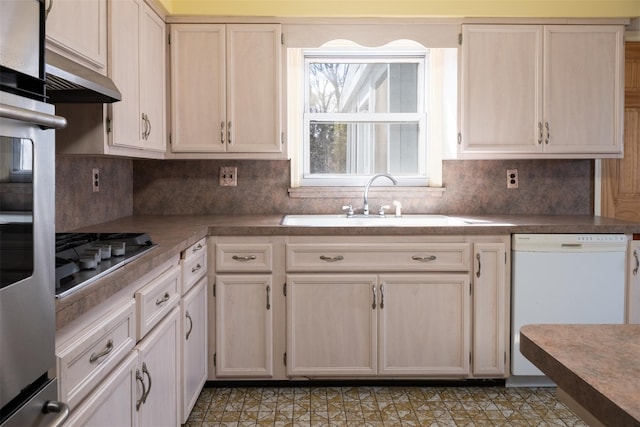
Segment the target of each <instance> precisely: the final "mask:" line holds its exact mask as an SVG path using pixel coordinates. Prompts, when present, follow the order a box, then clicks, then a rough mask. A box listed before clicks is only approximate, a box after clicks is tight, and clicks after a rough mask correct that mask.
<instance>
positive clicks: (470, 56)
mask: <svg viewBox="0 0 640 427" xmlns="http://www.w3.org/2000/svg"><path fill="white" fill-rule="evenodd" d="M541 96H542V27H541V26H535V25H464V26H463V29H462V48H461V90H460V102H461V106H460V114H461V117H460V124H461V145H460V147H459V148H460V154H461V156H462V157H464V153H474V152H481V153H487V154H488V155H498V154H504V153H532V152H533V153H535V152H540V151H541V143H542V138H541V136H540V129H539V127H538V124H539V123H541V121H542V104H541Z"/></svg>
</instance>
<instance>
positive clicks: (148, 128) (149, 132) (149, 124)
mask: <svg viewBox="0 0 640 427" xmlns="http://www.w3.org/2000/svg"><path fill="white" fill-rule="evenodd" d="M146 119H147V125H148V127H147V137H146V138H145V139H149V135H151V120H149V116H146Z"/></svg>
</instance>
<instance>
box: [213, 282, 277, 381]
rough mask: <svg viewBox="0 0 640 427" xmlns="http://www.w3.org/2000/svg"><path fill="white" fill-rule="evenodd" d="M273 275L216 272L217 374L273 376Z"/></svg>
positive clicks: (222, 375)
mask: <svg viewBox="0 0 640 427" xmlns="http://www.w3.org/2000/svg"><path fill="white" fill-rule="evenodd" d="M272 293H273V287H272V283H271V275H248V274H244V275H242V274H229V275H216V285H215V298H216V338H215V340H216V353H215V366H216V376H217V377H252V378H261V377H264V378H269V377H272V376H273V316H272V313H273V310H272V304H273V302H272V301H273V295H272Z"/></svg>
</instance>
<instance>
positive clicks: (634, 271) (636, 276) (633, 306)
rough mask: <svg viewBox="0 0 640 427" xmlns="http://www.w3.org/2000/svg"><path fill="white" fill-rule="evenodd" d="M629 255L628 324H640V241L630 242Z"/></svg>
mask: <svg viewBox="0 0 640 427" xmlns="http://www.w3.org/2000/svg"><path fill="white" fill-rule="evenodd" d="M627 253H628V254H629V255H628V263H629V266H628V267H627V286H628V290H627V322H628V323H633V324H640V240H632V241H630V242H629V250H628V251H627Z"/></svg>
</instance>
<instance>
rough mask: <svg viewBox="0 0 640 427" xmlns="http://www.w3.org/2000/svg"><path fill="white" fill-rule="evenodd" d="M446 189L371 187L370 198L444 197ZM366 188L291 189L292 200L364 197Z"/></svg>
mask: <svg viewBox="0 0 640 427" xmlns="http://www.w3.org/2000/svg"><path fill="white" fill-rule="evenodd" d="M445 191H446V189H445V188H444V187H386V186H385V187H371V188H370V189H369V196H370V197H371V198H373V197H375V196H376V195H387V194H393V196H394V197H396V198H404V199H407V198H424V197H442V195H443V194H444V192H445ZM363 192H364V187H296V188H289V197H290V198H292V199H336V198H353V197H362V195H363Z"/></svg>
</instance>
